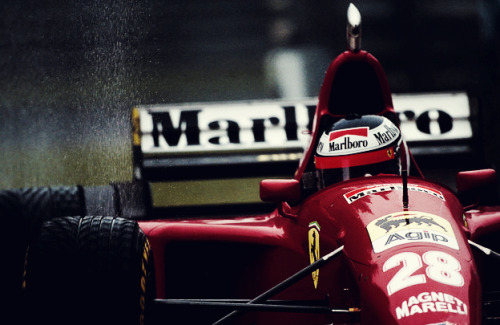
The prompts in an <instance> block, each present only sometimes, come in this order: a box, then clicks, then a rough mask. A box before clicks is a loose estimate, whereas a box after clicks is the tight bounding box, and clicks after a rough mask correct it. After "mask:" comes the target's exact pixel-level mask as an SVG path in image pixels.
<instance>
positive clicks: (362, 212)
mask: <svg viewBox="0 0 500 325" xmlns="http://www.w3.org/2000/svg"><path fill="white" fill-rule="evenodd" d="M350 10H355V9H354V8H351V9H350ZM349 16H350V25H349V28H348V36H349V50H348V51H346V52H344V53H342V54H340V55H339V56H338V57H337V58H336V59H335V60H334V61H333V62H332V63H331V65H330V66H329V68H328V70H327V72H326V75H325V79H324V82H323V85H322V88H321V91H320V94H319V97H318V99H317V104H316V105H315V104H314V102H315V101H316V100H315V99H307V100H304V101H297V102H295V103H294V104H292V103H287V102H273V101H267V102H252V103H229V104H224V105H205V104H193V105H180V106H179V105H178V106H175V105H174V106H171V105H170V106H161V105H160V106H148V107H138V108H135V109H134V111H133V128H134V133H133V141H134V158H135V170H134V173H135V179H136V180H135V182H134V183H133V184H128V185H126V184H113V185H112V186H110V187H98V188H81V187H77V188H70V189H64V190H63V189H44V190H25V191H24V192H23V193H21V192H19V191H18V192H15V191H10V192H8V193H7V192H4V193H3V196H2V197H0V199H2V200H3V201H2V202H4V203H3V204H4V205H5V202H6V201H7V199H5V197H16V198H17V200H20V197H27V196H29V195H30V193H32V192H36V191H39V193H38V192H37V193H38V194H36V195H32V196H42V201H43V200H45V199H43V197H44V195H45V194H43V193H48V192H50V193H52V194H51V195H52V196H50V195H48V196H47V197H51V198H52V199H48V198H47V199H46V200H47V201H50V202H52V203H50V204H48V203H47V204H44V206H46V207H49V208H46V210H50V213H52V216H51V217H52V218H51V219H50V220H47V218H45V217H41V219H42V220H41V221H40V222H38V224H39V225H40V227H39V228H41V229H40V230H37V231H36V233H35V234H32V233H30V234H28V235H27V236H26V238H28V239H26V243H27V244H26V245H25V246H22V247H23V249H22V250H20V251H21V252H24V250H25V249H26V247H27V249H26V254H22V258H18V259H19V260H21V261H24V263H21V262H20V264H22V269H23V270H24V272H23V276H22V281H21V282H22V288H23V289H22V292H21V293H19V295H18V296H16V297H18V298H16V299H15V301H18V299H19V301H21V302H22V306H23V308H24V307H26V308H28V310H29V314H28V316H26V313H21V314H22V315H24V317H21V318H26V319H28V320H29V321H33V318H35V320H38V319H39V318H41V319H43V318H44V317H45V318H46V319H50V320H52V321H54V322H56V323H57V322H60V323H63V322H64V323H67V322H68V319H69V320H70V321H71V323H82V324H84V323H93V324H104V323H106V324H110V323H117V324H142V323H146V324H148V323H151V324H156V323H158V324H301V325H303V324H318V325H321V324H481V323H486V324H490V323H494V322H495V319H496V318H495V315H494V312H495V309H496V308H495V307H496V306H495V300H496V299H498V298H500V292H496V290H498V289H499V288H500V283H499V282H498V280H497V277H496V274H495V270H497V269H498V261H497V260H496V257H497V256H498V254H497V253H495V250H499V249H500V241H498V240H497V239H496V238H495V237H496V236H497V234H498V233H499V230H500V207H498V206H494V205H488V204H491V202H492V200H494V199H495V198H496V197H495V195H492V193H494V191H495V189H496V186H497V185H496V174H495V171H494V170H492V169H482V170H474V171H468V172H460V173H459V174H458V175H457V178H456V186H457V190H456V191H455V190H454V189H451V188H450V187H448V186H446V185H440V184H438V183H436V182H433V181H430V180H427V179H425V178H423V176H422V173H421V171H420V170H419V168H418V167H417V166H416V163H415V159H414V158H413V155H412V154H411V153H410V149H411V148H410V145H408V142H411V144H412V146H413V147H414V148H416V151H418V152H421V151H425V150H427V149H429V148H431V147H430V146H429V145H428V143H434V142H432V141H434V140H435V139H438V140H439V141H441V142H440V143H439V145H438V146H437V148H441V149H439V151H442V152H445V154H447V155H448V154H450V155H451V154H452V153H451V152H450V150H465V151H466V150H468V149H467V148H468V143H469V140H470V139H471V138H472V129H471V128H470V125H471V124H470V123H469V120H468V118H469V115H468V114H469V113H466V114H465V115H464V114H462V115H461V113H460V112H461V111H462V108H463V105H466V106H467V104H468V102H467V96H466V95H464V94H462V93H455V94H444V95H443V94H437V95H427V96H424V98H423V99H422V100H423V101H429V100H430V101H432V105H435V106H433V107H441V106H440V105H441V104H440V101H443V100H444V101H445V102H446V103H447V104H445V106H446V105H452V106H453V108H452V109H451V110H447V109H446V108H440V109H439V111H437V110H436V111H435V112H434V113H433V112H431V113H429V112H427V113H425V112H422V111H418V108H415V111H416V112H417V114H416V115H418V116H423V115H425V114H427V115H426V117H427V121H430V122H429V123H430V124H432V119H433V117H432V116H433V115H436V117H435V118H434V119H435V122H436V123H437V124H436V125H438V126H441V130H443V127H442V121H443V119H442V118H441V115H443V116H444V115H446V116H449V117H450V120H449V123H448V122H446V123H448V124H446V123H444V124H445V125H448V127H447V129H446V130H445V131H446V132H442V133H441V134H437V135H436V134H433V133H432V132H431V131H430V129H432V128H426V127H425V126H422V123H423V122H422V120H424V122H425V120H426V118H422V119H420V120H419V119H418V118H416V117H415V114H413V115H412V114H406V113H404V112H408V107H404V108H405V111H404V112H403V113H401V111H396V110H395V109H394V105H393V97H392V95H391V92H390V90H389V86H388V82H387V79H386V76H385V74H384V71H383V69H382V67H381V65H380V64H379V62H378V61H377V60H376V59H375V58H374V57H373V56H372V55H371V54H369V53H367V52H365V51H363V50H360V49H359V33H358V32H359V18H358V17H357V13H356V12H355V11H354V12H351V13H350V15H349ZM464 96H465V97H464ZM464 98H465V103H466V104H463V99H464ZM407 99H408V100H410V102H412V103H418V102H419V100H420V99H419V97H418V96H410V97H408V98H407V97H405V96H395V100H398V101H399V103H402V102H404V101H405V100H407ZM450 103H451V104H450ZM414 105H416V106H418V105H417V104H414ZM208 106H209V107H208ZM467 109H468V106H467ZM436 112H437V113H436ZM447 112H449V114H447ZM467 112H468V111H467ZM424 113H425V114H424ZM440 114H441V115H440ZM464 116H465V117H464ZM444 120H445V121H448V120H446V119H444ZM176 121H177V123H176ZM419 121H420V122H419ZM424 124H425V123H424ZM302 129H309V130H310V132H309V133H307V134H306V132H299V131H302ZM419 130H420V131H419ZM422 130H424V131H422ZM405 131H408V136H407V137H405V138H404V136H405ZM415 132H416V133H415ZM419 132H420V133H419ZM408 139H409V141H408V142H407V141H406V140H408ZM427 140H429V141H431V142H427ZM450 143H453V145H450ZM457 143H458V144H457ZM304 145H305V150H304V151H303V152H302V150H303V148H304ZM441 145H442V146H443V147H439V146H441ZM433 146H434V147H432V148H434V149H435V148H436V146H435V145H433ZM432 148H431V149H432ZM450 148H451V149H450ZM464 148H465V149H464ZM431 149H429V150H430V151H431V152H433V153H435V152H436V151H435V150H431ZM172 152H173V153H172ZM299 154H300V155H301V156H302V157H301V159H300V161H299V165H298V168H296V171H295V174H294V176H293V177H290V178H288V179H276V178H271V179H266V180H263V181H262V182H261V183H260V198H261V199H262V200H263V201H265V202H271V203H272V207H270V206H269V205H265V206H264V207H263V209H264V210H263V212H261V211H260V210H258V209H255V206H256V205H254V204H253V202H252V200H246V199H245V198H244V197H242V195H241V194H240V190H241V189H242V188H243V187H246V186H248V184H249V181H248V179H250V180H251V181H253V180H254V179H259V177H260V176H262V174H264V176H269V175H283V174H286V173H287V172H288V169H290V166H296V163H297V156H298V155H299ZM438 154H439V153H438ZM438 157H440V156H439V155H438ZM240 174H241V175H245V177H246V179H245V180H242V179H240V178H237V177H238V175H240ZM186 175H189V176H190V179H189V180H187V181H186V180H185V176H186ZM214 178H224V182H223V183H222V185H220V188H222V189H224V190H226V192H225V193H226V194H224V195H226V196H228V199H229V200H232V199H233V198H234V197H237V198H239V199H241V200H240V201H239V202H236V203H237V204H233V205H229V206H228V205H224V204H222V203H219V202H215V203H214V204H208V203H206V202H205V201H204V200H205V197H206V195H207V193H206V192H207V191H222V189H220V188H218V189H215V185H214V184H216V183H213V182H212V183H207V182H209V180H211V179H214ZM251 181H250V183H251ZM206 184H209V185H208V187H207V186H206ZM189 185H191V186H193V187H194V189H193V190H191V192H189V193H187V194H186V192H185V191H184V192H183V190H184V189H185V188H186V187H187V186H189ZM207 188H208V189H207ZM253 189H254V188H252V190H253ZM257 190H258V189H257V188H255V191H257ZM40 191H41V192H40ZM58 191H59V192H58ZM40 193H42V194H40ZM50 193H49V194H50ZM54 193H64V195H62V194H61V195H59V196H66V197H68V196H71V197H76V198H77V199H75V202H80V203H81V202H85V207H84V208H81V207H80V206H81V205H78V204H76V205H75V206H67V205H64V204H59V203H57V202H62V201H64V200H62V201H58V200H55V199H54V197H55V196H57V195H55V194H54ZM138 193H139V194H138ZM7 194H9V195H10V196H9V195H7ZM54 195H55V196H54ZM186 196H189V197H188V200H187V201H188V203H185V201H183V200H184V199H185V197H186ZM11 201H12V200H11ZM11 201H9V202H11ZM70 201H71V200H70ZM64 202H66V201H64ZM92 202H94V203H92ZM0 203H1V202H0ZM233 203H234V202H233ZM32 205H33V204H32ZM32 205H31V210H36V207H33V206H32ZM55 206H57V207H58V209H59V210H57V211H58V212H57V213H55V212H54V211H55V210H56V209H55V208H54V207H55ZM79 207H80V208H79ZM258 207H259V209H260V207H261V205H258ZM78 209H80V210H81V211H78ZM238 209H239V210H238ZM266 209H267V210H266ZM75 211H77V212H78V213H75ZM235 211H236V212H235ZM241 211H245V212H241ZM38 213H40V212H38ZM50 213H49V212H47V213H46V214H50ZM94 213H95V214H109V215H112V216H117V215H118V216H121V217H127V218H116V217H81V216H76V217H63V216H65V215H68V214H74V215H84V214H94ZM54 214H55V217H58V216H61V218H53V217H54ZM137 216H140V217H141V219H140V220H138V221H137V220H133V219H134V218H137ZM33 228H35V227H33ZM37 229H38V228H37ZM16 256H17V255H16ZM19 256H21V255H19ZM23 258H24V259H23ZM19 277H20V276H19ZM16 292H17V291H16ZM16 308H17V307H16ZM23 308H21V309H20V310H21V311H22V310H23ZM16 310H17V309H16Z"/></svg>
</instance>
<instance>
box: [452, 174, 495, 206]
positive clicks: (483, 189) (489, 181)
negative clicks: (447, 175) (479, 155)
mask: <svg viewBox="0 0 500 325" xmlns="http://www.w3.org/2000/svg"><path fill="white" fill-rule="evenodd" d="M457 194H458V197H459V198H460V201H462V204H463V205H470V204H491V203H494V202H495V201H496V200H497V174H496V171H495V170H494V169H480V170H472V171H465V172H459V173H458V174H457Z"/></svg>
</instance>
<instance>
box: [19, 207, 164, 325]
mask: <svg viewBox="0 0 500 325" xmlns="http://www.w3.org/2000/svg"><path fill="white" fill-rule="evenodd" d="M151 270H152V261H151V256H150V249H149V242H148V240H147V238H146V236H145V235H144V233H143V232H142V231H141V229H140V228H139V226H138V224H137V223H136V222H135V221H132V220H126V219H121V218H112V217H84V218H80V217H66V218H58V219H53V220H50V221H46V222H44V223H43V225H42V227H41V229H40V235H39V238H38V240H36V241H35V242H34V244H33V245H31V246H30V248H29V253H28V258H27V265H26V276H25V293H26V298H27V301H28V306H29V307H28V308H29V310H30V313H29V319H28V321H29V322H30V323H33V324H35V323H45V322H47V323H51V324H103V325H104V324H106V325H109V324H120V325H128V324H130V325H138V324H144V322H145V317H146V312H147V311H148V309H149V305H150V302H151V301H152V297H153V296H154V294H153V292H152V290H151V289H152V288H154V286H153V285H152V282H153V281H152V280H153V277H152V276H151V275H150V271H151Z"/></svg>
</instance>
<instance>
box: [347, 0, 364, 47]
mask: <svg viewBox="0 0 500 325" xmlns="http://www.w3.org/2000/svg"><path fill="white" fill-rule="evenodd" d="M347 45H348V48H349V51H351V52H358V51H359V50H360V49H361V14H360V13H359V10H358V8H356V6H355V5H353V4H352V3H351V4H349V7H348V8H347Z"/></svg>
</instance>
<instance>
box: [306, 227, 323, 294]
mask: <svg viewBox="0 0 500 325" xmlns="http://www.w3.org/2000/svg"><path fill="white" fill-rule="evenodd" d="M319 231H320V227H319V224H318V222H316V221H314V222H311V223H310V224H309V232H308V237H309V261H310V262H311V264H313V263H314V262H316V261H317V260H319ZM312 279H313V283H314V288H315V289H317V288H318V279H319V269H317V270H316V271H314V272H312Z"/></svg>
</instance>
